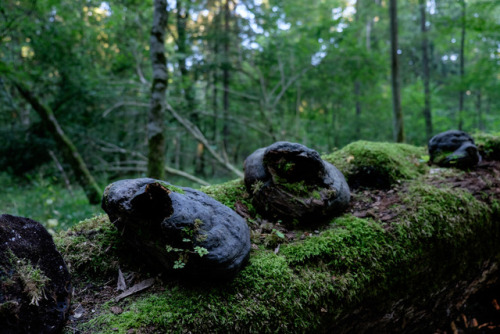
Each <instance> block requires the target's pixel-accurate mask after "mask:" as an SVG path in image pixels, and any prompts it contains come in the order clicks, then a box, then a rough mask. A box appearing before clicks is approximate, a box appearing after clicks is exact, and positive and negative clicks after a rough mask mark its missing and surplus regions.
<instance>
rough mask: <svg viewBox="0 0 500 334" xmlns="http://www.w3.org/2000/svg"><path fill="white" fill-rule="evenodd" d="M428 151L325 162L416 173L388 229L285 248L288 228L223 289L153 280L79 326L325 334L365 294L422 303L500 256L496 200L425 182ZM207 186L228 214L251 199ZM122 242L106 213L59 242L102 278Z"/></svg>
mask: <svg viewBox="0 0 500 334" xmlns="http://www.w3.org/2000/svg"><path fill="white" fill-rule="evenodd" d="M424 156H425V151H424V149H423V148H422V149H421V148H416V147H413V146H409V145H401V144H383V143H368V142H357V143H354V144H351V145H349V146H347V147H346V148H344V149H343V150H341V151H339V152H336V153H334V154H331V155H329V156H326V157H324V158H326V160H328V161H330V162H332V163H333V164H334V165H336V166H337V167H338V168H339V169H340V170H341V171H342V172H343V173H344V174H345V175H346V176H347V178H348V179H350V180H351V182H352V180H353V179H354V178H356V177H358V176H359V173H360V172H363V171H365V172H366V171H367V170H369V169H367V168H370V167H373V168H374V169H372V170H371V171H372V172H374V171H376V172H379V173H381V174H382V175H385V177H386V178H387V179H388V180H389V181H390V182H392V183H394V182H397V181H398V180H403V179H411V178H417V180H416V181H410V183H409V184H408V185H407V186H405V187H404V188H405V190H406V189H408V192H406V191H405V192H402V193H401V194H400V196H401V201H400V202H399V203H398V204H396V205H395V206H394V207H391V210H392V211H393V213H394V214H395V217H396V218H395V221H393V222H391V223H390V224H385V223H381V222H380V221H377V220H374V219H361V218H357V217H354V216H352V215H344V216H342V217H339V218H336V219H334V220H332V221H331V223H330V225H329V226H328V227H327V228H326V229H325V230H323V231H321V233H318V234H313V235H312V236H309V237H307V238H306V239H305V240H301V241H300V240H299V241H290V242H289V243H288V244H284V243H283V242H281V241H280V239H282V236H280V234H279V233H281V232H279V233H278V231H277V230H276V229H275V230H273V231H272V232H271V233H270V238H274V239H273V240H271V241H270V242H273V243H275V244H276V246H277V245H278V244H281V245H280V249H279V252H278V253H277V254H275V253H274V252H273V251H270V250H267V249H264V247H261V248H259V249H254V250H252V252H251V256H250V261H249V263H248V265H247V266H246V267H245V268H244V269H243V270H242V271H241V272H240V273H239V274H238V275H237V277H236V278H235V279H234V280H232V281H229V282H225V283H224V284H220V285H210V284H205V283H203V284H199V285H198V284H197V282H194V284H193V283H186V282H178V281H166V282H160V281H157V282H156V283H155V287H156V288H159V286H158V285H162V287H161V289H156V291H155V292H154V293H151V292H150V293H145V294H137V295H134V296H131V297H129V298H127V299H125V300H123V301H121V302H120V306H121V307H122V308H123V310H124V312H123V313H121V314H113V313H112V312H111V309H110V307H111V306H113V305H114V302H110V303H109V304H107V305H106V306H104V307H103V308H102V309H101V310H100V313H99V316H97V317H96V318H94V319H92V320H91V321H90V322H88V323H86V324H84V325H82V327H84V328H80V329H83V330H84V331H85V330H87V331H90V330H91V331H92V332H94V333H108V332H113V333H115V332H116V333H127V331H129V330H130V329H141V330H142V329H147V330H148V331H154V332H165V333H185V332H193V333H227V332H246V333H290V332H298V333H301V332H329V330H330V329H331V328H332V327H331V326H334V325H335V324H336V323H337V321H339V319H342V318H344V317H345V316H346V315H348V314H349V313H350V312H351V311H352V310H357V309H360V307H362V306H363V305H365V304H366V301H369V305H370V307H373V309H377V310H380V311H384V310H385V308H384V307H386V306H387V303H388V302H393V301H397V300H402V299H404V298H408V296H413V297H411V298H414V299H416V300H419V299H422V296H424V295H425V296H431V295H432V293H434V292H436V291H439V290H440V289H442V287H443V286H446V285H447V284H449V282H452V281H453V280H454V279H456V278H458V277H460V278H462V277H470V275H471V273H474V272H476V271H477V269H478V266H479V264H480V263H482V262H483V261H485V260H487V259H489V258H491V257H492V254H493V255H494V254H498V253H499V251H500V249H499V248H500V245H499V244H498V242H497V240H498V238H499V236H500V219H499V218H500V204H499V203H498V202H493V204H492V205H487V204H485V203H482V202H480V201H478V200H477V199H475V198H474V197H473V196H472V195H471V194H469V193H468V192H467V191H465V190H459V189H456V188H453V189H451V188H446V187H445V186H443V185H440V188H437V187H435V186H432V185H426V184H423V182H424V181H425V179H424V178H419V176H420V175H421V174H422V173H423V172H425V171H426V170H427V167H426V166H425V163H424V162H421V161H420V158H421V157H424ZM460 173H462V172H460ZM372 175H373V174H372ZM202 191H204V192H205V193H207V194H208V195H210V196H212V197H214V198H215V199H216V200H218V201H220V202H222V203H223V204H225V205H227V206H229V207H231V208H233V209H234V207H235V203H236V202H237V201H241V202H242V203H244V204H247V202H246V201H247V200H248V197H249V196H248V194H247V192H246V189H245V186H244V184H243V181H242V180H235V181H230V182H227V183H225V184H222V185H216V186H209V187H203V188H202ZM97 234H99V235H101V236H100V237H96V236H95V235H97ZM117 237H118V236H117V235H116V231H115V230H114V227H113V225H112V224H111V223H110V222H109V221H108V220H107V219H106V218H105V217H102V216H101V217H96V218H94V219H92V220H88V221H85V222H82V223H80V224H79V225H77V226H76V227H75V228H74V229H73V230H72V231H71V232H70V233H69V234H68V235H62V234H61V235H59V236H58V237H56V242H57V244H58V246H59V248H60V250H61V251H62V253H63V254H64V256H65V258H68V259H69V262H70V263H72V266H73V268H74V271H76V272H77V273H78V274H79V275H89V276H91V275H95V273H94V271H93V270H94V269H89V268H93V267H94V266H103V268H111V267H112V266H113V263H114V261H118V258H117V257H116V253H114V252H113V251H111V253H109V252H107V251H106V250H107V249H108V248H110V249H113V247H114V245H116V242H117ZM58 238H63V239H66V238H69V239H70V240H68V241H66V240H58ZM97 238H101V239H97ZM190 240H192V239H190ZM97 243H102V246H98V245H96V244H97ZM273 249H274V247H273ZM79 253H80V254H79ZM74 263H76V264H78V265H75V264H74ZM467 275H469V276H467ZM365 306H366V305H365ZM115 329H116V330H115Z"/></svg>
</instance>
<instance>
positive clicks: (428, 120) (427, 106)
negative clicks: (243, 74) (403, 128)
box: [419, 0, 433, 139]
mask: <svg viewBox="0 0 500 334" xmlns="http://www.w3.org/2000/svg"><path fill="white" fill-rule="evenodd" d="M419 5H420V30H421V32H422V78H423V81H424V110H423V116H424V120H425V134H426V137H427V139H429V138H431V137H432V135H433V129H432V113H431V89H430V69H429V45H428V44H429V43H428V40H427V28H426V26H425V23H426V21H427V19H426V10H425V7H426V1H425V0H419Z"/></svg>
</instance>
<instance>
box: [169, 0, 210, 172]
mask: <svg viewBox="0 0 500 334" xmlns="http://www.w3.org/2000/svg"><path fill="white" fill-rule="evenodd" d="M183 2H184V1H181V0H178V1H177V5H176V7H177V51H178V54H179V70H180V72H181V78H182V90H183V93H184V100H185V101H186V109H187V112H188V113H189V115H190V118H191V121H192V122H193V123H194V124H195V125H196V126H200V124H199V117H198V113H197V112H195V108H196V100H195V92H194V87H193V80H192V78H191V76H190V73H189V71H188V69H187V65H186V58H187V55H188V54H189V53H190V50H189V48H188V45H187V21H188V18H189V10H190V6H189V4H190V2H189V1H185V3H186V6H185V8H183V6H182V5H183ZM200 145H201V146H202V147H201V148H200ZM203 152H204V150H203V144H202V143H198V145H197V150H196V156H195V161H194V165H195V173H196V174H204V168H205V162H204V156H203Z"/></svg>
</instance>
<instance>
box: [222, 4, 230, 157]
mask: <svg viewBox="0 0 500 334" xmlns="http://www.w3.org/2000/svg"><path fill="white" fill-rule="evenodd" d="M229 1H230V0H226V2H225V3H224V63H223V67H222V82H223V86H224V92H223V102H222V107H223V111H224V112H223V115H224V117H223V122H224V123H223V125H222V140H223V144H224V145H223V147H224V152H226V153H227V148H228V141H229V126H228V116H229V67H230V62H229V44H230V31H229V20H230V18H231V11H230V9H229Z"/></svg>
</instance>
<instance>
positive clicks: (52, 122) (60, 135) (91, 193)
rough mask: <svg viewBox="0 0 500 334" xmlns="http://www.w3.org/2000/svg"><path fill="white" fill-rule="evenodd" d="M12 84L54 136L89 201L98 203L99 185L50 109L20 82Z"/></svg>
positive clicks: (99, 197)
mask: <svg viewBox="0 0 500 334" xmlns="http://www.w3.org/2000/svg"><path fill="white" fill-rule="evenodd" d="M14 85H15V86H16V88H17V90H18V91H19V93H20V94H21V96H22V97H23V98H24V99H25V100H26V101H27V102H28V103H29V104H30V105H31V107H32V108H33V109H34V110H35V111H36V112H37V113H38V115H40V118H41V119H42V124H43V126H44V127H45V129H47V130H48V132H49V133H50V134H52V136H54V139H55V141H56V143H57V146H58V149H59V150H60V151H61V152H62V154H63V156H64V160H65V161H66V162H67V163H68V164H69V165H70V166H71V169H72V170H73V173H74V174H75V176H76V178H77V180H78V183H79V184H80V185H81V186H82V188H83V190H84V191H85V194H86V195H87V199H88V200H89V203H90V204H98V203H100V202H101V190H100V188H99V186H98V185H97V183H96V181H95V180H94V178H93V177H92V174H90V171H89V169H88V168H87V165H86V164H85V161H83V159H82V157H81V155H80V153H79V152H78V150H77V148H76V146H75V145H74V144H73V142H72V141H71V139H69V138H68V136H67V135H66V134H65V133H64V131H63V129H62V128H61V126H60V125H59V122H58V121H57V119H56V117H55V116H54V113H53V112H52V109H50V108H49V107H48V106H46V105H44V104H42V103H41V102H40V101H39V100H38V98H37V97H36V96H35V95H34V94H33V93H32V92H31V91H29V90H28V89H27V88H26V87H25V86H24V85H22V84H21V83H18V82H15V83H14Z"/></svg>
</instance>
